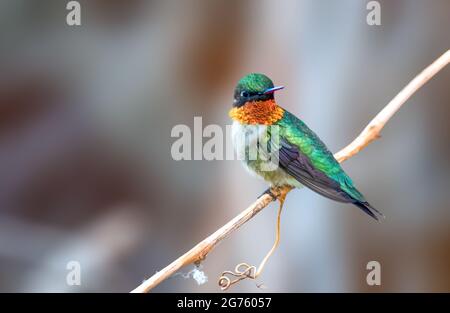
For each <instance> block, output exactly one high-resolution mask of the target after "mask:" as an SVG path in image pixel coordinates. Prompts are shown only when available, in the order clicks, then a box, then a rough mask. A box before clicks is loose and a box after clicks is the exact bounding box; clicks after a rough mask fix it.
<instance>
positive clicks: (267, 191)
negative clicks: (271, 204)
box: [258, 187, 277, 201]
mask: <svg viewBox="0 0 450 313" xmlns="http://www.w3.org/2000/svg"><path fill="white" fill-rule="evenodd" d="M264 195H269V196H271V197H272V200H273V201H275V200H277V196H276V195H275V194H274V193H273V191H272V187H270V188H267V190H266V191H264V192H263V193H262V194H260V195H259V197H258V199H259V198H261V197H262V196H264Z"/></svg>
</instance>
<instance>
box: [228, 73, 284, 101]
mask: <svg viewBox="0 0 450 313" xmlns="http://www.w3.org/2000/svg"><path fill="white" fill-rule="evenodd" d="M283 88H284V87H283V86H277V87H274V85H273V82H272V80H271V79H270V78H269V77H267V76H266V75H264V74H259V73H251V74H248V75H246V76H244V77H242V78H241V79H240V80H239V82H238V83H237V85H236V88H235V89H234V101H233V106H235V107H240V106H242V105H244V104H245V103H246V102H249V101H265V100H269V99H273V93H274V92H275V91H277V90H280V89H283Z"/></svg>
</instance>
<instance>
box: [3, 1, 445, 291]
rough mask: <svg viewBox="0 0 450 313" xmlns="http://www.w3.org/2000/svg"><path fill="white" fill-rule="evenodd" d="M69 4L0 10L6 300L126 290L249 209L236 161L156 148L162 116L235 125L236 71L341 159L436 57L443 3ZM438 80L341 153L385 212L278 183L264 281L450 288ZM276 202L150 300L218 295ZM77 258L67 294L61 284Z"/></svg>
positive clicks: (251, 256)
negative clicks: (75, 19) (259, 81)
mask: <svg viewBox="0 0 450 313" xmlns="http://www.w3.org/2000/svg"><path fill="white" fill-rule="evenodd" d="M66 3H67V1H61V0H55V1H32V0H1V1H0V26H1V27H0V36H1V38H0V39H1V46H0V47H1V48H0V291H3V292H14V291H27V292H37V291H44V292H47V291H58V292H86V291H94V292H102V291H106V292H127V291H129V290H131V289H133V288H134V287H135V286H137V285H138V284H139V283H140V282H141V281H142V280H143V279H144V278H146V277H149V276H150V275H151V274H152V273H154V272H155V271H156V270H159V269H161V268H162V267H163V266H165V265H167V264H168V263H169V262H171V261H172V260H173V259H175V258H176V257H178V256H179V255H180V254H182V253H183V252H185V251H186V250H187V249H189V248H191V247H192V246H193V245H194V244H195V243H197V242H198V241H200V240H201V239H203V238H204V237H205V236H207V235H208V234H210V233H212V232H213V231H215V230H216V229H217V228H218V227H219V226H221V225H222V224H224V223H225V222H226V221H228V220H229V219H231V218H232V217H233V216H235V215H236V214H238V213H239V212H240V211H241V210H243V209H244V208H245V207H246V206H247V205H248V204H249V203H250V202H252V201H254V200H255V198H256V197H257V196H258V195H259V194H260V193H261V192H262V191H263V190H264V189H265V187H266V186H265V184H264V183H263V182H261V181H259V180H257V179H255V178H254V177H251V176H249V175H248V174H247V173H246V172H245V171H244V169H243V168H242V167H241V165H240V164H239V162H238V161H211V162H208V161H179V162H177V161H174V160H172V158H171V154H170V148H171V144H172V143H173V142H174V140H175V139H174V138H171V136H170V131H171V129H172V127H173V126H175V125H177V124H187V125H189V126H193V118H194V116H202V117H203V124H204V125H207V124H219V125H222V126H225V125H226V124H230V123H231V122H230V120H229V119H228V116H227V112H228V110H229V108H230V106H231V101H232V94H233V89H234V86H235V83H236V81H237V80H238V79H239V78H240V77H241V76H243V75H244V74H246V73H248V72H263V73H266V74H267V75H268V76H270V77H271V78H273V80H274V82H275V83H276V84H282V85H285V86H286V89H285V90H284V91H282V92H280V93H279V94H278V97H277V99H278V101H279V103H280V104H281V105H283V106H284V107H286V108H287V109H288V110H290V111H291V112H293V113H295V114H297V115H298V116H300V117H301V118H302V119H303V120H304V121H305V122H306V123H307V124H308V125H309V126H310V127H311V128H312V129H314V130H315V131H316V132H317V133H318V134H319V135H320V136H321V138H322V139H323V140H324V141H325V142H326V143H327V144H328V146H329V148H330V149H331V150H332V151H337V150H339V149H340V148H341V147H343V146H345V145H346V144H347V143H349V142H350V141H351V140H352V139H353V138H354V137H355V136H356V135H357V134H359V132H360V131H361V129H362V128H363V127H364V126H365V125H366V124H367V123H368V121H369V120H370V119H371V118H372V117H373V116H374V115H375V114H376V113H377V112H378V111H379V110H381V109H382V108H383V107H384V105H385V104H387V103H388V102H389V100H391V98H393V97H394V96H395V95H396V93H398V92H399V91H400V90H401V88H403V87H404V86H405V85H406V84H407V83H408V82H409V81H410V80H411V79H412V78H413V77H414V76H415V75H416V74H417V73H419V72H420V71H421V70H422V69H423V68H424V67H425V66H427V65H428V64H429V63H431V62H432V61H433V60H434V59H435V58H437V57H438V56H439V55H441V54H442V53H443V52H445V51H446V50H447V49H449V48H450V33H449V29H450V2H449V1H445V0H433V1H419V0H402V1H380V3H381V23H382V25H381V26H369V25H367V23H366V15H367V13H368V11H367V10H366V3H367V1H352V0H347V1H325V0H323V1H317V0H311V1H276V2H275V1H190V0H189V1H139V0H133V1H80V3H81V6H82V26H78V27H69V26H67V25H66V14H67V13H68V11H67V10H66V8H65V6H66ZM449 85H450V68H446V69H444V70H443V71H442V72H441V73H439V74H438V75H437V76H436V77H435V78H433V79H432V80H431V81H430V82H429V83H428V84H427V85H425V86H424V87H423V88H422V89H420V91H419V92H418V93H416V94H415V95H414V96H413V98H412V99H410V100H409V101H408V103H407V104H406V105H405V106H404V107H403V108H402V109H401V110H400V111H399V112H398V114H397V115H396V116H394V117H393V118H392V120H391V121H390V122H389V124H388V125H387V127H386V128H385V129H384V130H383V132H382V135H383V138H382V139H381V140H379V141H377V142H375V143H373V144H372V145H370V146H369V147H368V148H367V149H365V150H364V151H363V152H362V153H361V154H359V155H358V156H356V157H354V158H352V159H351V160H350V161H348V162H346V163H345V164H344V168H345V169H346V170H347V172H348V173H349V175H350V176H351V177H352V178H353V179H354V180H355V181H356V183H357V185H358V187H359V189H360V190H361V191H362V192H363V193H364V194H365V195H366V197H367V198H368V200H369V201H370V202H371V203H372V204H373V205H374V206H375V207H376V208H378V209H379V210H381V211H383V212H384V214H385V215H386V216H387V218H386V220H385V221H384V222H383V223H376V222H373V221H372V220H370V219H369V218H368V217H367V216H366V215H364V214H363V213H361V212H359V211H358V210H357V209H356V208H354V207H351V206H349V205H343V204H338V203H334V202H331V201H329V200H327V199H323V198H321V197H320V196H318V195H316V194H314V193H313V192H311V191H309V190H306V189H303V190H297V191H294V192H292V193H291V194H289V196H288V199H287V202H286V206H285V212H284V213H283V220H282V226H283V228H282V241H281V246H280V248H279V249H278V250H277V252H276V254H275V255H274V256H273V257H272V258H271V259H270V261H269V263H268V265H267V267H266V269H265V272H264V273H263V275H262V277H261V278H260V279H259V280H258V283H264V286H265V289H261V290H262V291H271V292H315V291H319V292H321V291H331V292H335V291H340V292H351V291H367V292H379V291H393V292H397V291H426V292H435V291H446V292H449V291H450V230H449V225H450V195H449V185H450V184H449V182H450V178H449V176H450V162H449V160H450V145H449V143H450V126H449V125H450V123H449V117H450V105H449V104H450V88H449ZM275 208H276V206H275V205H272V207H270V208H269V209H267V210H265V211H264V212H263V213H262V214H260V215H259V216H257V217H256V218H255V219H253V220H252V221H251V222H250V223H248V224H247V225H245V226H244V227H243V228H242V229H240V230H239V231H238V232H236V233H235V234H233V236H232V237H230V238H229V239H227V240H226V241H224V242H223V243H222V244H221V245H220V246H219V247H218V248H217V249H216V250H214V251H213V252H212V253H211V254H210V255H209V256H208V258H207V260H206V261H205V262H204V263H203V270H204V271H205V273H206V275H208V278H209V281H208V283H206V284H204V285H201V286H197V284H196V283H195V281H194V280H192V279H184V278H182V276H181V275H177V276H175V277H173V278H171V279H169V280H167V281H166V282H164V283H162V284H161V285H160V286H159V287H158V288H157V289H155V291H169V292H172V291H175V292H176V291H192V292H211V291H213V292H216V291H219V288H218V286H217V283H216V279H217V278H218V276H219V275H220V273H221V271H223V270H226V269H232V268H234V266H235V264H236V263H239V262H243V261H246V262H249V263H254V264H257V263H258V262H259V261H260V260H261V258H262V257H263V256H264V255H265V253H266V252H267V250H268V249H269V248H270V246H271V244H272V241H273V237H274V221H275V215H276V210H275ZM72 260H75V261H78V262H80V264H81V286H69V285H67V284H66V275H67V273H68V270H67V269H66V264H67V263H68V262H69V261H72ZM371 260H376V261H379V262H380V263H381V266H382V285H381V286H380V287H369V286H367V284H366V273H367V271H366V270H365V266H366V264H367V262H369V261H371ZM190 269H191V268H186V269H184V270H183V271H182V273H187V272H188V271H189V270H190ZM232 291H252V292H257V291H260V289H258V288H257V287H256V284H255V282H252V281H244V282H242V283H241V284H239V285H238V286H236V287H235V288H233V289H232Z"/></svg>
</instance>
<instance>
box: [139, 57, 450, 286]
mask: <svg viewBox="0 0 450 313" xmlns="http://www.w3.org/2000/svg"><path fill="white" fill-rule="evenodd" d="M449 63H450V50H448V51H447V52H445V53H444V54H443V55H442V56H440V57H439V58H438V59H437V60H436V61H434V62H433V63H432V64H431V65H429V66H428V67H427V68H426V69H424V70H423V71H422V72H421V73H420V74H419V75H417V76H416V77H415V78H414V79H413V80H412V81H411V82H410V83H409V84H408V85H407V86H406V87H405V88H403V89H402V91H400V93H398V94H397V95H396V96H395V98H394V99H392V100H391V102H389V103H388V104H387V105H386V106H385V107H384V109H383V110H381V112H380V113H378V114H377V115H376V116H375V118H374V119H373V120H372V121H371V122H370V123H369V124H368V125H367V126H366V128H365V129H364V130H363V131H362V132H361V134H360V135H359V136H358V137H357V138H356V139H355V140H353V142H352V143H350V144H349V145H348V146H347V147H345V148H344V149H342V150H341V151H339V152H337V153H336V154H335V155H334V157H335V158H336V160H338V161H339V162H344V161H345V160H348V159H349V158H351V157H352V156H354V155H356V154H357V153H359V152H360V151H361V150H362V149H363V148H365V147H366V146H367V145H369V144H370V143H371V142H372V141H374V140H375V139H377V138H379V137H380V131H381V130H382V129H383V127H384V126H385V125H386V123H387V122H388V121H389V119H390V118H391V117H392V116H393V115H394V114H395V113H396V112H397V111H398V110H399V109H400V107H401V106H402V105H403V104H404V103H405V102H406V101H407V100H408V99H409V98H410V97H411V96H412V95H413V94H414V93H415V92H416V91H417V90H418V89H419V88H420V87H422V86H423V85H424V84H425V83H426V82H427V81H429V80H430V79H431V78H432V77H433V76H434V75H435V74H436V73H438V72H439V71H440V70H442V69H443V68H444V67H445V66H446V65H447V64H449ZM290 190H291V189H290V188H289V187H283V188H282V189H278V190H273V191H272V192H273V193H274V195H275V196H276V197H278V196H279V195H281V194H283V193H287V192H289V191H290ZM273 200H274V199H273V198H272V197H271V196H270V195H268V194H264V195H262V196H261V197H259V198H258V199H257V200H256V201H255V202H254V203H253V204H251V205H250V206H249V207H248V208H247V209H245V210H244V211H243V212H242V213H240V214H239V215H238V216H236V217H235V218H233V219H232V220H231V221H229V222H228V223H226V224H225V225H224V226H222V227H221V228H220V229H218V230H217V231H216V232H214V233H213V234H212V235H210V236H209V237H207V238H206V239H204V240H202V241H201V242H200V243H198V244H197V245H196V246H195V247H193V248H192V249H191V250H189V251H188V252H186V253H185V254H183V255H182V256H181V257H179V258H178V259H176V260H175V261H173V262H172V263H170V264H169V265H168V266H166V267H165V268H163V269H162V270H161V271H159V272H156V273H155V274H154V275H153V276H152V277H150V278H149V279H147V280H145V281H144V282H143V283H142V284H141V285H139V286H138V287H136V288H135V289H134V290H132V291H131V292H133V293H143V292H149V291H150V290H151V289H152V288H154V287H155V286H157V285H158V284H160V283H161V282H162V281H164V280H166V279H167V278H169V277H170V276H172V275H173V274H174V273H176V272H177V271H178V270H179V269H181V268H182V267H184V266H186V265H189V264H192V263H198V262H200V261H202V260H203V259H204V258H205V257H206V255H207V254H208V253H209V252H210V251H211V250H212V249H214V248H215V246H216V245H217V244H218V243H219V242H220V241H221V240H223V239H224V238H226V237H228V236H229V235H230V234H231V233H233V232H234V231H235V230H237V229H238V228H239V227H241V226H242V225H243V224H245V223H246V222H248V221H249V220H250V219H251V218H252V217H254V216H255V215H256V214H258V213H259V212H261V211H262V210H263V209H264V208H265V207H266V206H268V205H269V204H270V203H271V202H272V201H273Z"/></svg>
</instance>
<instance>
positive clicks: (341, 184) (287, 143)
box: [276, 111, 381, 219]
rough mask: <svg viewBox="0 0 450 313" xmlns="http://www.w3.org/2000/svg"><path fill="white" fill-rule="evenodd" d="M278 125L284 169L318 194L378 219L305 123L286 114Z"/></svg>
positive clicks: (280, 161) (280, 159) (280, 153)
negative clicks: (344, 203)
mask: <svg viewBox="0 0 450 313" xmlns="http://www.w3.org/2000/svg"><path fill="white" fill-rule="evenodd" d="M276 125H278V126H279V135H280V143H279V163H280V167H282V168H283V169H284V170H286V171H287V172H288V173H289V174H290V175H291V176H293V177H294V178H295V179H297V180H298V181H299V182H300V183H302V184H303V185H305V186H306V187H309V188H310V189H312V190H314V191H315V192H318V193H319V194H321V195H323V196H325V197H328V198H330V199H333V200H336V201H340V202H349V203H353V204H355V205H357V206H358V207H360V208H361V209H363V210H364V211H365V212H366V213H368V214H369V215H370V216H372V217H374V218H375V219H377V218H376V216H375V214H374V212H373V211H375V212H377V213H379V212H378V211H377V210H376V209H374V208H373V207H372V206H370V204H369V203H368V202H367V201H366V200H365V199H364V196H363V195H362V194H361V193H360V192H359V191H358V190H357V189H356V187H355V186H354V184H353V182H352V180H351V178H350V177H349V176H348V175H347V174H346V173H345V172H344V170H343V169H342V167H341V166H340V164H339V163H338V162H337V161H336V159H335V158H334V156H333V154H332V153H331V152H330V151H329V150H328V148H327V147H326V146H325V144H324V143H323V142H322V141H321V140H320V138H319V137H318V136H317V135H316V134H315V133H314V132H313V131H312V130H311V129H309V127H308V126H306V124H305V123H303V122H302V121H301V120H299V119H298V118H297V117H295V116H294V115H292V114H291V113H289V112H287V111H285V113H284V116H283V118H282V119H281V120H279V121H278V122H277V123H276ZM379 214H381V213H379Z"/></svg>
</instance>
